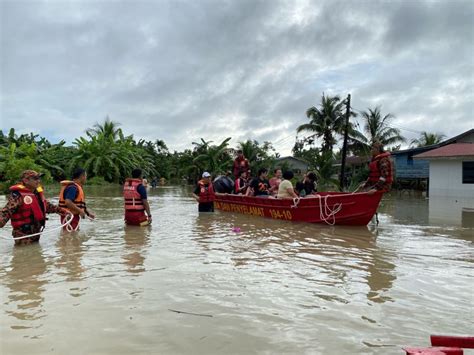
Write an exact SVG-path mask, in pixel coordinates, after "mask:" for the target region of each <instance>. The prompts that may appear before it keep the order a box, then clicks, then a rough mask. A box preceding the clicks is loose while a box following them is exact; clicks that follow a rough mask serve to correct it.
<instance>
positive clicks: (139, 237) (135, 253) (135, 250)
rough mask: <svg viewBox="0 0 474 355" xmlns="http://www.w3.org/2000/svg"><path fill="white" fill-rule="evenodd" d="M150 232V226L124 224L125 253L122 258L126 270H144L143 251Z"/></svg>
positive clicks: (136, 271)
mask: <svg viewBox="0 0 474 355" xmlns="http://www.w3.org/2000/svg"><path fill="white" fill-rule="evenodd" d="M150 233H151V226H145V227H138V226H128V225H126V226H125V235H124V240H125V250H126V251H127V253H126V254H124V256H123V257H122V258H123V259H124V264H125V265H126V266H127V271H128V272H130V273H141V272H143V271H145V267H144V265H143V264H144V262H145V257H144V256H143V252H144V249H145V248H146V246H147V245H148V243H149V241H150V239H149V236H150Z"/></svg>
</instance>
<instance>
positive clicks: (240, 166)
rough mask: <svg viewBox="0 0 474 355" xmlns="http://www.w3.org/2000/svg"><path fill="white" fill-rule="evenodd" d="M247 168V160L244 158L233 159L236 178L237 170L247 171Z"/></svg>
mask: <svg viewBox="0 0 474 355" xmlns="http://www.w3.org/2000/svg"><path fill="white" fill-rule="evenodd" d="M248 169H249V161H248V160H247V159H245V158H243V159H239V158H238V157H237V158H235V160H234V176H235V177H236V178H237V177H238V176H239V172H241V171H247V170H248Z"/></svg>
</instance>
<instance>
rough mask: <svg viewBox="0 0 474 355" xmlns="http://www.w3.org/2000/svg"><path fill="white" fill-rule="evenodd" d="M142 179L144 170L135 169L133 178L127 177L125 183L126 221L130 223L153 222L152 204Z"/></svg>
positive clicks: (145, 223)
mask: <svg viewBox="0 0 474 355" xmlns="http://www.w3.org/2000/svg"><path fill="white" fill-rule="evenodd" d="M142 181H143V180H142V171H141V170H140V169H134V170H133V171H132V178H131V179H130V178H129V179H126V180H125V184H124V185H123V198H124V200H125V223H126V224H128V225H132V226H147V225H149V224H151V212H150V205H149V204H148V197H147V193H146V187H145V186H143V183H142ZM145 212H146V214H145Z"/></svg>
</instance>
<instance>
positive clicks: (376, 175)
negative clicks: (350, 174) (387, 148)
mask: <svg viewBox="0 0 474 355" xmlns="http://www.w3.org/2000/svg"><path fill="white" fill-rule="evenodd" d="M382 158H388V159H390V152H385V153H382V154H379V155H376V156H375V157H373V158H372V160H371V162H370V164H369V182H370V183H371V184H376V183H377V182H379V180H380V167H379V163H380V160H381V159H382ZM385 182H386V183H387V184H391V183H392V182H393V172H392V164H390V167H389V174H388V177H386V180H385Z"/></svg>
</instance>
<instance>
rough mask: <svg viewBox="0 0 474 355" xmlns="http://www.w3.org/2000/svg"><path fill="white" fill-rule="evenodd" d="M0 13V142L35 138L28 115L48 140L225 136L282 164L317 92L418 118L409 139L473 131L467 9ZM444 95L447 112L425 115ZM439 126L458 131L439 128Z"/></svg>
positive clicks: (140, 8) (236, 4)
mask: <svg viewBox="0 0 474 355" xmlns="http://www.w3.org/2000/svg"><path fill="white" fill-rule="evenodd" d="M1 6H2V7H1V12H2V15H1V16H2V24H1V30H2V31H1V32H2V53H1V61H2V63H1V68H0V70H1V96H2V103H3V104H2V108H1V111H0V113H1V119H2V128H9V127H10V126H17V125H18V122H20V121H18V120H19V117H21V122H22V123H23V122H27V121H28V118H30V119H34V120H33V121H32V126H31V129H32V130H35V131H39V132H40V133H41V132H42V130H44V128H43V126H42V125H39V124H37V123H36V122H40V120H38V115H44V114H45V112H56V113H57V115H56V116H54V117H55V121H54V122H55V126H57V129H56V132H55V133H54V131H55V129H54V128H52V127H51V128H50V129H49V130H48V132H49V134H51V136H61V135H63V136H64V137H65V138H66V139H69V140H70V139H72V138H73V137H74V134H76V136H77V135H79V134H82V133H83V132H84V130H85V128H87V127H88V126H90V125H92V124H94V123H95V122H96V121H100V120H102V119H103V118H104V117H105V116H106V115H110V117H111V118H112V119H114V120H117V121H120V122H121V123H122V126H123V128H124V129H125V130H126V131H127V132H128V133H133V134H135V136H137V137H144V138H146V139H156V138H160V139H164V140H165V141H166V142H167V144H168V146H170V147H171V148H172V149H173V147H180V149H182V147H183V141H185V140H186V141H189V142H187V144H188V146H189V145H190V142H191V141H192V140H196V139H198V138H199V137H200V136H202V137H204V138H206V139H213V140H214V141H221V140H223V139H224V138H225V137H227V136H232V137H234V139H233V140H232V142H233V143H234V144H235V143H236V142H237V141H238V140H243V139H245V138H246V137H249V138H256V139H259V140H272V141H275V142H278V141H281V142H282V144H281V149H283V150H284V151H285V152H286V153H288V152H289V149H290V148H291V145H292V143H293V142H290V141H291V139H284V138H285V137H289V136H291V135H296V132H295V129H296V127H297V126H298V125H299V124H301V123H303V122H305V120H306V118H305V115H304V113H305V111H306V109H307V108H308V107H310V106H312V105H315V104H317V103H318V102H319V99H320V96H321V94H322V92H323V91H324V92H326V93H329V94H334V93H337V94H340V95H345V94H346V93H347V92H349V91H351V92H352V94H353V100H354V105H357V106H358V108H361V109H365V108H366V107H367V106H369V105H370V106H371V107H372V106H374V105H376V104H377V105H382V106H383V107H384V110H385V109H387V112H392V113H394V114H396V116H397V122H398V123H399V124H400V125H402V124H405V125H407V126H410V124H411V122H410V121H409V120H411V118H412V117H414V116H417V115H418V116H417V117H425V118H424V119H425V120H426V121H423V122H422V123H417V122H413V125H414V129H419V128H421V127H424V128H425V129H427V130H433V131H434V130H437V129H438V128H443V129H444V131H445V133H446V134H450V133H449V132H453V130H454V129H453V126H456V124H457V126H458V127H467V126H468V125H469V118H472V109H470V107H469V105H467V104H466V102H468V101H469V100H471V101H472V90H473V63H472V54H473V48H474V47H473V36H474V30H473V27H472V24H471V21H470V20H471V19H472V14H473V11H474V4H473V3H472V2H470V1H441V2H430V1H427V2H425V1H416V2H411V1H392V2H386V1H357V2H356V1H354V2H349V1H324V2H321V1H310V2H308V4H306V2H305V1H296V2H287V1H270V0H268V1H250V0H245V1H198V2H192V1H160V2H152V1H113V2H108V1H100V2H99V1H95V2H89V1H83V2H79V1H74V2H67V3H66V2H37V1H31V2H30V1H21V2H14V1H4V2H2V3H1ZM448 83H450V84H448ZM453 83H454V84H453ZM450 93H452V94H455V95H456V98H457V101H456V102H457V104H456V105H454V106H453V105H450V104H449V103H448V102H446V103H439V104H438V105H434V104H433V103H434V102H437V101H436V100H438V99H437V98H438V97H442V96H443V95H449V94H450ZM438 101H439V100H438ZM450 111H451V112H450ZM453 111H454V112H453ZM448 113H449V114H450V115H451V116H450V117H452V119H453V120H454V122H456V124H454V122H452V123H451V124H449V125H448V124H446V123H445V122H444V121H443V119H442V117H443V115H446V114H448ZM58 117H66V118H67V119H66V118H65V121H64V122H65V124H66V122H70V121H69V120H76V124H75V126H74V129H71V128H70V127H69V126H68V129H65V128H63V127H60V126H61V124H60V122H61V120H60V119H58ZM466 122H467V123H466ZM431 123H435V124H436V126H433V129H430V125H431ZM67 124H68V125H69V123H67ZM471 126H472V124H471ZM267 127H268V128H267ZM285 127H286V128H285ZM435 128H436V129H435ZM468 128H469V127H468ZM45 132H46V131H45ZM51 132H52V133H51ZM408 133H409V132H408ZM455 133H458V132H455ZM409 134H411V133H409Z"/></svg>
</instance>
